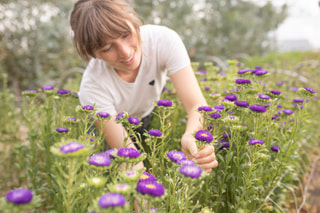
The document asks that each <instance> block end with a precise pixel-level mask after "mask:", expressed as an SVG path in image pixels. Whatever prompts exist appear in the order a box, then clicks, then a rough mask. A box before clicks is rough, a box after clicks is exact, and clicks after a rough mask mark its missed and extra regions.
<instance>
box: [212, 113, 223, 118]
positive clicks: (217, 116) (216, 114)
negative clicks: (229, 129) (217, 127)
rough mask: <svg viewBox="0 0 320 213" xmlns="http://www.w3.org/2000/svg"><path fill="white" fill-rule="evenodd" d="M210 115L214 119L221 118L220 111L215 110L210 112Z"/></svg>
mask: <svg viewBox="0 0 320 213" xmlns="http://www.w3.org/2000/svg"><path fill="white" fill-rule="evenodd" d="M210 117H211V118H213V119H218V118H221V115H220V114H219V113H216V112H214V113H211V114H210Z"/></svg>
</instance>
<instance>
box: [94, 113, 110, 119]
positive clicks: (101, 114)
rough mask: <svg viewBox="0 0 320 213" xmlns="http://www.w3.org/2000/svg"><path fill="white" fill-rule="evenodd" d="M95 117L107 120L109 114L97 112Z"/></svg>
mask: <svg viewBox="0 0 320 213" xmlns="http://www.w3.org/2000/svg"><path fill="white" fill-rule="evenodd" d="M97 116H99V117H100V118H108V117H109V116H110V114H109V113H107V112H97Z"/></svg>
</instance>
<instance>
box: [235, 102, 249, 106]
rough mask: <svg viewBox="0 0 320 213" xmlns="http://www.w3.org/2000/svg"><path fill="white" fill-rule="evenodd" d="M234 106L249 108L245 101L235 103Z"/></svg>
mask: <svg viewBox="0 0 320 213" xmlns="http://www.w3.org/2000/svg"><path fill="white" fill-rule="evenodd" d="M234 104H235V105H236V106H238V107H249V103H248V102H246V101H235V102H234Z"/></svg>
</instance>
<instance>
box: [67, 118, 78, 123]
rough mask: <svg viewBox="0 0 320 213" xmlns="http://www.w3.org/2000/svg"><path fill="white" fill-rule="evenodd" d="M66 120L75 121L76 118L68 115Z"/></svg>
mask: <svg viewBox="0 0 320 213" xmlns="http://www.w3.org/2000/svg"><path fill="white" fill-rule="evenodd" d="M67 121H70V122H74V123H75V122H77V119H76V118H74V117H69V118H67Z"/></svg>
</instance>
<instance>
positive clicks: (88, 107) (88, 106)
mask: <svg viewBox="0 0 320 213" xmlns="http://www.w3.org/2000/svg"><path fill="white" fill-rule="evenodd" d="M82 109H83V110H86V111H93V110H94V107H93V106H91V105H86V106H82Z"/></svg>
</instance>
